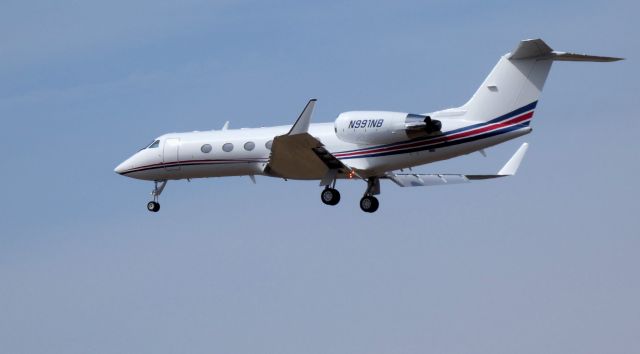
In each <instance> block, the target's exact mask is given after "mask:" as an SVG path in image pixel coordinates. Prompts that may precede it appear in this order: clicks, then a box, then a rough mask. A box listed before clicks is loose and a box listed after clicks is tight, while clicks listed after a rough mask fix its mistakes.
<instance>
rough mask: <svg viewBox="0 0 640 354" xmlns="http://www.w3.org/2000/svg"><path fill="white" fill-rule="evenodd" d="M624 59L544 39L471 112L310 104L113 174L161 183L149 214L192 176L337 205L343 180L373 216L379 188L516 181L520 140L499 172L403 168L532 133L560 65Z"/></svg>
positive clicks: (513, 59)
mask: <svg viewBox="0 0 640 354" xmlns="http://www.w3.org/2000/svg"><path fill="white" fill-rule="evenodd" d="M618 60H622V58H614V57H602V56H593V55H586V54H574V53H567V52H559V51H554V50H553V49H551V47H549V46H548V45H547V44H546V43H545V42H544V41H543V40H542V39H528V40H523V41H521V42H520V43H519V44H518V46H517V47H516V48H515V50H513V51H512V52H511V53H507V54H505V55H504V56H502V57H501V58H500V60H499V61H498V63H497V64H496V65H495V67H494V68H493V70H492V71H491V72H490V73H489V76H487V78H486V79H485V80H484V82H483V83H482V85H481V86H480V87H479V88H478V89H477V91H476V92H475V93H474V95H473V96H472V97H471V99H469V101H467V103H465V104H464V105H462V106H460V107H456V108H449V109H444V110H440V111H435V112H430V113H420V114H413V113H406V112H385V111H353V112H344V113H341V114H339V115H338V117H337V118H336V119H335V121H333V122H329V123H311V115H312V112H313V108H314V106H315V104H316V100H315V99H311V100H310V101H309V102H308V103H307V105H306V106H305V108H304V109H303V110H302V113H301V114H300V116H299V117H298V119H297V120H296V121H295V122H294V123H293V125H285V126H274V127H266V128H242V129H228V122H227V123H225V125H224V126H223V128H222V129H221V130H212V131H201V132H187V133H170V134H165V135H162V136H160V137H158V138H156V139H154V140H153V142H151V143H150V144H149V145H147V146H145V147H144V148H143V149H142V150H140V151H138V152H137V153H135V154H134V155H133V156H131V157H129V158H128V159H126V160H125V161H124V162H122V163H121V164H119V165H118V166H117V167H116V168H115V172H116V173H118V174H120V175H123V176H127V177H131V178H135V179H140V180H148V181H153V182H154V188H153V191H152V192H151V195H152V196H153V200H152V201H150V202H148V204H147V209H148V210H149V211H151V212H157V211H158V210H160V203H159V202H158V200H159V197H160V194H161V193H162V191H163V190H164V189H165V186H166V185H167V181H169V180H180V179H188V180H191V179H192V178H207V177H226V176H249V177H250V178H251V180H252V181H253V182H254V183H255V176H256V175H260V176H268V177H276V178H282V179H285V180H288V179H296V180H319V181H320V186H321V187H324V189H323V190H322V192H321V194H320V199H321V200H322V202H323V203H324V204H327V205H336V204H338V202H339V201H340V192H338V190H337V189H336V182H337V180H339V179H340V180H345V179H355V180H361V181H364V182H366V189H365V192H364V195H363V196H362V198H361V199H360V208H361V209H362V210H363V211H364V212H367V213H373V212H375V211H376V210H377V209H378V207H379V201H378V199H377V198H376V197H375V196H376V195H379V194H380V181H381V180H389V181H392V182H394V183H395V184H396V185H398V186H400V187H414V186H435V185H447V184H458V183H467V182H470V181H475V180H484V179H492V178H500V177H506V176H512V175H514V174H515V173H516V171H517V170H518V167H519V165H520V162H521V161H522V159H523V157H524V155H525V152H526V151H527V147H528V144H527V143H523V144H522V145H521V146H520V148H519V149H518V150H517V151H516V152H515V154H514V155H513V156H512V157H511V159H509V161H508V162H507V163H506V164H505V165H504V167H502V168H501V169H500V170H499V171H498V172H497V173H496V174H483V175H464V174H419V173H405V172H404V170H405V169H409V170H410V169H411V168H412V167H415V166H419V165H424V164H428V163H432V162H435V161H441V160H446V159H451V158H454V157H457V156H461V155H466V154H470V153H472V152H480V153H482V154H483V155H484V154H485V153H484V149H486V148H488V147H491V146H494V145H497V144H501V143H504V142H506V141H509V140H512V139H515V138H518V137H521V136H523V135H526V134H529V133H530V132H531V130H532V128H531V126H530V125H531V119H532V118H533V113H534V110H535V108H536V106H537V104H538V98H539V96H540V93H541V91H542V88H543V85H544V82H545V80H546V78H547V75H548V74H549V70H550V69H551V64H552V63H553V62H554V61H577V62H613V61H618Z"/></svg>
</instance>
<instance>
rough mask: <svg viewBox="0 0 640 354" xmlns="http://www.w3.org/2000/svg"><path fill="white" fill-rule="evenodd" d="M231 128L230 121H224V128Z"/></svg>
mask: <svg viewBox="0 0 640 354" xmlns="http://www.w3.org/2000/svg"><path fill="white" fill-rule="evenodd" d="M227 129H229V121H226V122H224V125H223V126H222V130H227Z"/></svg>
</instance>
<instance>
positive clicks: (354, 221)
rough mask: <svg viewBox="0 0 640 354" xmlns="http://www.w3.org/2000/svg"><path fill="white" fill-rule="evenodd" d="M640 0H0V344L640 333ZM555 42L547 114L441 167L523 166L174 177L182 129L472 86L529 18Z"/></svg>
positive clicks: (407, 347)
mask: <svg viewBox="0 0 640 354" xmlns="http://www.w3.org/2000/svg"><path fill="white" fill-rule="evenodd" d="M639 10H640V8H639V7H638V4H637V2H636V1H630V0H628V1H617V0H613V1H608V2H602V1H577V0H576V1H565V2H558V1H534V2H531V1H528V2H518V1H507V0H504V1H502V0H499V1H482V2H480V1H477V2H476V1H429V2H427V1H415V2H413V1H394V2H387V3H376V2H371V1H347V2H332V1H325V2H316V3H311V2H301V1H273V2H262V1H254V2H231V1H229V2H225V1H221V2H212V1H190V0H181V1H165V2H157V1H100V2H97V1H67V0H62V1H12V0H5V1H3V2H2V3H1V4H0V121H1V122H2V132H3V133H4V134H3V136H2V139H0V147H1V148H2V151H4V154H3V156H4V159H3V160H2V162H3V166H2V174H1V176H2V177H0V179H1V182H2V194H1V202H0V353H8V354H9V353H12V354H13V353H64V354H72V353H154V354H157V353H247V354H248V353H252V354H254V353H292V354H293V353H295V354H300V353H318V354H329V353H349V354H356V353H367V354H377V353H380V354H382V353H491V354H495V353H563V354H566V353H637V352H640V335H639V333H640V304H639V302H638V299H640V277H639V275H638V271H639V269H640V257H639V256H638V254H639V251H640V231H639V230H640V217H639V213H638V211H639V208H638V198H639V197H640V193H639V192H638V181H637V179H638V176H639V175H640V167H639V166H640V164H639V162H640V152H639V147H640V143H639V141H640V139H639V138H638V133H637V132H638V131H639V130H640V129H639V128H640V126H639V123H638V121H639V119H638V113H637V112H638V108H637V106H638V99H639V98H640V83H639V80H638V78H639V77H640V70H638V65H637V63H638V61H637V60H638V58H640V46H639V45H638V40H637V38H638V35H639V34H640V33H639V32H640V31H639V29H640V28H639V25H638V22H637V13H638V11H639ZM537 37H541V38H543V39H545V40H546V41H547V42H548V43H549V44H550V45H551V46H552V47H553V48H554V49H557V50H564V51H576V52H584V53H589V54H596V55H612V56H621V57H626V58H628V60H626V61H623V62H618V63H611V64H595V63H556V64H555V65H554V67H553V69H552V71H551V74H550V76H549V79H548V81H547V84H546V87H545V91H544V93H543V95H542V98H541V101H540V104H539V105H538V109H537V111H536V115H535V119H534V121H533V127H534V131H533V133H532V134H531V135H529V136H526V137H523V138H519V139H518V140H516V141H512V142H509V143H506V144H503V145H500V146H498V147H495V148H492V149H489V150H488V151H487V153H488V155H489V156H488V157H486V158H485V157H482V156H481V155H480V154H472V155H468V156H465V157H462V158H459V159H457V160H454V161H447V162H442V163H437V164H433V165H428V166H423V167H421V168H420V169H419V170H420V171H423V172H441V173H447V172H449V173H459V172H463V173H465V172H466V173H492V172H495V171H497V170H498V169H499V168H500V167H501V166H502V164H503V163H504V162H505V161H506V160H507V159H508V158H509V157H510V156H511V154H512V153H513V152H514V151H515V150H516V149H517V147H518V146H519V144H521V143H522V142H524V141H527V142H529V143H530V148H529V152H528V154H527V156H526V158H525V160H524V162H523V164H522V166H521V168H520V171H519V174H518V175H517V176H516V177H513V178H508V179H500V180H496V181H484V182H478V183H473V184H467V185H460V186H452V187H432V188H406V189H402V188H399V187H397V186H395V185H393V184H392V183H388V182H384V183H383V185H382V195H381V198H380V200H381V207H380V209H379V211H378V212H377V213H375V214H365V213H363V212H361V211H360V209H359V207H358V200H359V198H360V196H361V194H362V192H363V191H364V187H365V186H364V183H360V182H340V183H339V184H338V187H339V189H340V190H341V192H342V202H341V203H340V204H339V205H338V206H337V207H328V206H325V205H324V204H322V203H321V202H320V197H319V193H320V188H319V187H318V186H317V183H315V182H298V181H288V182H285V181H282V180H276V179H269V178H264V177H263V178H258V181H257V182H258V183H257V185H253V184H252V183H251V182H250V180H249V178H248V177H244V178H225V179H206V180H194V181H192V182H191V183H188V182H186V181H179V182H170V183H169V184H168V186H167V189H166V190H165V192H164V194H163V195H162V198H161V202H162V210H161V212H159V213H158V214H151V213H149V212H147V211H146V209H145V204H146V202H147V201H148V200H149V192H150V191H151V189H152V184H151V183H149V182H143V181H137V180H132V179H128V178H124V177H122V176H119V175H116V174H115V173H114V172H113V168H114V167H115V166H116V165H117V164H118V163H119V162H121V161H122V160H124V159H125V158H127V157H128V156H129V155H131V154H132V153H134V152H135V151H137V149H139V148H140V147H142V146H143V145H144V144H146V143H148V142H149V141H151V139H153V138H154V137H155V136H158V135H161V134H163V133H166V132H176V131H190V130H207V129H219V128H220V127H221V126H222V125H223V124H224V122H225V121H226V120H230V121H231V126H232V127H254V126H268V125H278V124H289V123H291V122H293V120H294V119H295V118H296V117H297V115H298V114H299V112H300V110H301V109H302V108H303V106H304V104H305V103H306V101H307V100H308V99H309V98H311V97H315V98H318V100H319V101H318V105H317V109H316V112H315V115H314V118H313V119H314V121H316V122H321V121H332V120H333V119H335V117H336V116H337V115H338V114H339V113H340V112H342V111H347V110H358V109H382V110H400V111H410V112H427V111H433V110H438V109H442V108H447V107H452V106H457V105H460V104H462V103H464V102H465V101H466V100H467V99H468V98H469V97H470V95H471V94H472V93H473V92H474V91H475V89H476V88H477V87H478V86H479V84H480V83H481V82H482V80H483V78H484V77H485V76H486V75H487V74H488V72H489V71H490V69H491V68H492V67H493V65H494V64H495V63H496V62H497V60H498V58H499V57H500V56H501V55H503V54H504V53H506V52H508V51H510V50H512V49H513V48H514V47H515V46H516V45H517V43H518V41H519V40H521V39H526V38H537Z"/></svg>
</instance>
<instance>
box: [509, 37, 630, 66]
mask: <svg viewBox="0 0 640 354" xmlns="http://www.w3.org/2000/svg"><path fill="white" fill-rule="evenodd" d="M509 59H510V60H521V59H551V60H558V61H591V62H611V61H618V60H623V59H622V58H614V57H602V56H596V55H587V54H575V53H565V52H557V51H554V50H553V49H551V47H549V45H547V43H545V42H544V41H543V40H542V39H527V40H524V41H521V42H520V43H519V44H518V47H516V49H515V50H514V51H513V52H512V53H511V55H509Z"/></svg>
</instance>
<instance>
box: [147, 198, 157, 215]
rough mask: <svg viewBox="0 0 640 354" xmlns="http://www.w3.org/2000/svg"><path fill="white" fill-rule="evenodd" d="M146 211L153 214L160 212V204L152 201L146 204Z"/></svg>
mask: <svg viewBox="0 0 640 354" xmlns="http://www.w3.org/2000/svg"><path fill="white" fill-rule="evenodd" d="M147 210H149V211H152V212H154V213H155V212H157V211H158V210H160V203H158V202H154V201H151V202H149V203H147Z"/></svg>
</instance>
